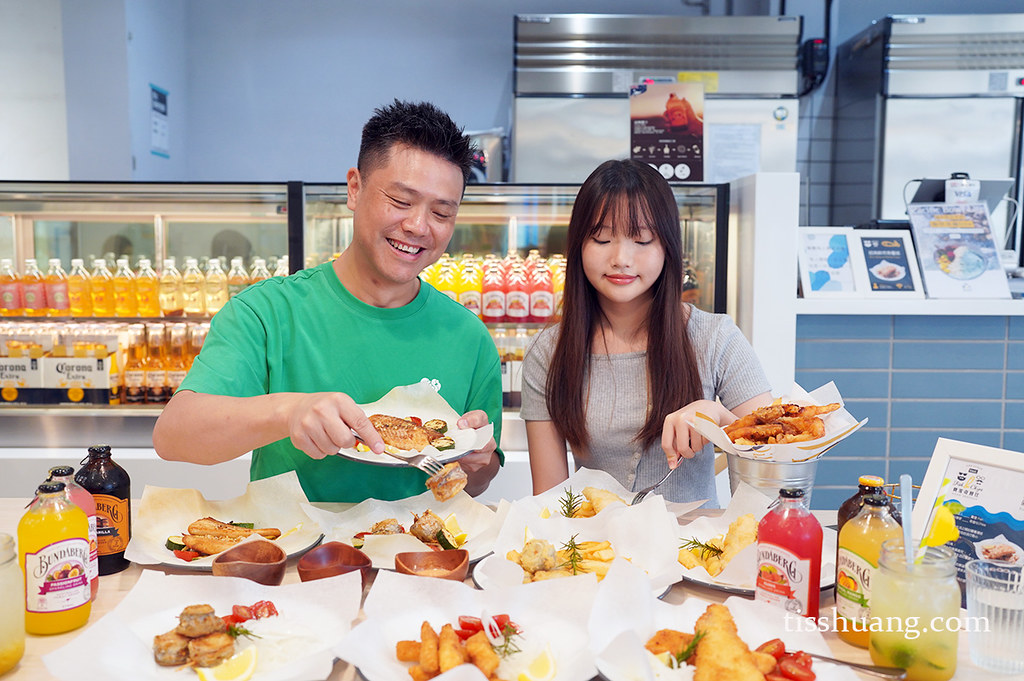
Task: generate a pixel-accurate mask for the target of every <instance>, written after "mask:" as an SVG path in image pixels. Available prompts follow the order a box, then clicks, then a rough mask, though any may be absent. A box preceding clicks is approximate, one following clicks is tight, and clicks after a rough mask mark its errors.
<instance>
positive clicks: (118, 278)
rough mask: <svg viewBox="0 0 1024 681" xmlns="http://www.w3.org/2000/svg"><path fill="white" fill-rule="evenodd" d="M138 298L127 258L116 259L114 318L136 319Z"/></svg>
mask: <svg viewBox="0 0 1024 681" xmlns="http://www.w3.org/2000/svg"><path fill="white" fill-rule="evenodd" d="M138 301H139V298H138V294H137V293H136V292H135V273H134V272H132V268H131V267H129V266H128V258H118V259H117V271H115V272H114V316H115V317H138V316H139V302H138Z"/></svg>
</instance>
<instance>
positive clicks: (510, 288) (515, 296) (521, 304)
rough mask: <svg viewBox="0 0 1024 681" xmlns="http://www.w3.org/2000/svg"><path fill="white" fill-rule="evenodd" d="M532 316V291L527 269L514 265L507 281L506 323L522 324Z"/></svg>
mask: <svg viewBox="0 0 1024 681" xmlns="http://www.w3.org/2000/svg"><path fill="white" fill-rule="evenodd" d="M529 315H530V289H529V282H528V280H527V278H526V269H525V268H524V267H523V266H522V265H512V269H511V270H509V272H508V277H507V278H506V280H505V321H506V322H512V323H518V324H521V323H523V322H525V321H527V319H528V317H529Z"/></svg>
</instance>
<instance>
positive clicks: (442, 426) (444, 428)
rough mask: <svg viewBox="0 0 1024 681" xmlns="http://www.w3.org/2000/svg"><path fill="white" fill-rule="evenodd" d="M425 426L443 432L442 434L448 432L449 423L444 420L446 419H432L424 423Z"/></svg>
mask: <svg viewBox="0 0 1024 681" xmlns="http://www.w3.org/2000/svg"><path fill="white" fill-rule="evenodd" d="M423 427H424V428H429V429H430V430H433V431H436V432H438V433H441V435H444V434H445V433H447V432H448V424H447V423H445V422H444V419H430V420H429V421H427V422H425V423H424V424H423Z"/></svg>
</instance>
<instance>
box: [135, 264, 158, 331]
mask: <svg viewBox="0 0 1024 681" xmlns="http://www.w3.org/2000/svg"><path fill="white" fill-rule="evenodd" d="M135 297H136V299H137V300H138V303H139V316H140V317H159V316H160V277H159V276H157V273H156V271H154V270H153V263H152V262H151V261H150V259H149V258H140V259H139V272H138V274H136V275H135Z"/></svg>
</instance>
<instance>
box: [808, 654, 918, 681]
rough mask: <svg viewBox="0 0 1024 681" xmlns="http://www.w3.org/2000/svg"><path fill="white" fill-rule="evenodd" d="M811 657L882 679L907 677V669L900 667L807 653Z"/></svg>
mask: <svg viewBox="0 0 1024 681" xmlns="http://www.w3.org/2000/svg"><path fill="white" fill-rule="evenodd" d="M807 654H808V655H810V656H811V657H813V658H815V659H817V660H821V661H822V662H831V663H833V664H841V665H845V666H847V667H850V668H852V669H856V670H857V671H859V672H860V673H861V674H870V675H872V676H878V677H881V678H883V679H896V680H897V681H898V680H900V679H905V678H907V670H906V669H903V668H902V667H882V666H879V665H874V664H861V663H859V662H847V661H846V660H837V659H836V658H834V657H826V656H825V655H818V654H817V653H807Z"/></svg>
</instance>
